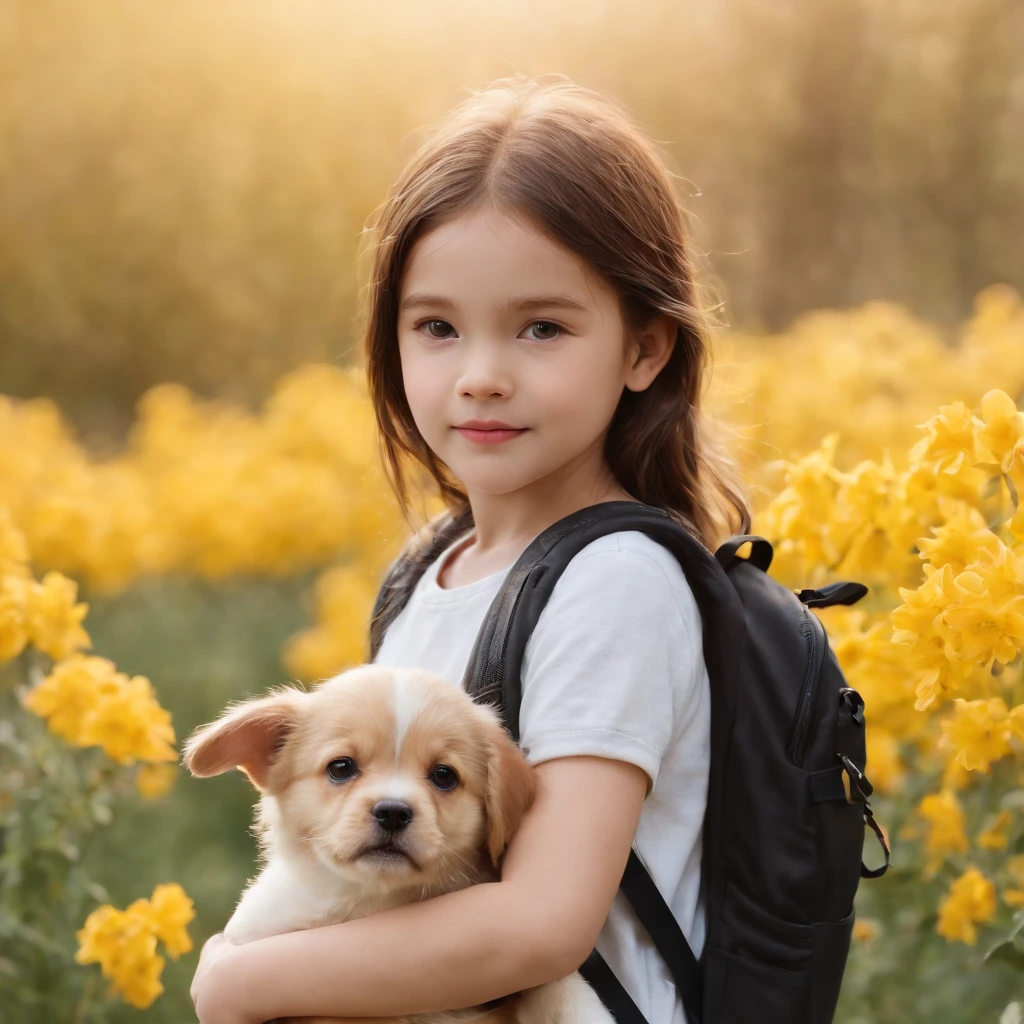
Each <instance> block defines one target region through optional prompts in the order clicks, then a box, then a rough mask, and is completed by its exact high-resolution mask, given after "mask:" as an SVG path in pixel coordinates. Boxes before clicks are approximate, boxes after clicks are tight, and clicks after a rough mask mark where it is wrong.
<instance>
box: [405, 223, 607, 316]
mask: <svg viewBox="0 0 1024 1024" xmlns="http://www.w3.org/2000/svg"><path fill="white" fill-rule="evenodd" d="M609 291H610V289H609V287H608V285H606V284H605V283H604V282H603V281H602V280H601V279H600V277H599V275H597V274H596V273H595V272H594V271H593V270H592V269H591V268H590V267H589V266H588V265H587V263H586V261H585V260H584V259H583V258H582V257H581V256H579V255H578V254H577V253H575V252H573V251H572V250H571V249H569V248H568V247H566V246H564V245H562V244H561V243H560V242H558V241H556V240H555V239H553V238H552V237H551V236H550V235H548V234H546V233H545V232H544V231H542V230H541V229H540V228H539V227H537V226H535V225H534V224H533V223H531V222H530V221H529V220H527V219H526V218H519V217H512V216H510V215H508V214H505V213H502V212H501V211H499V210H496V209H493V208H491V207H483V208H480V209H476V210H472V211H469V212H467V213H463V214H460V215H459V216H457V217H454V218H453V219H451V220H448V221H445V222H444V223H442V224H439V225H438V226H437V227H435V228H433V229H432V230H431V231H429V232H428V233H427V234H425V235H424V236H423V237H422V238H420V239H419V240H418V241H417V243H416V244H415V245H414V246H413V248H412V251H411V252H410V254H409V257H408V259H407V261H406V266H405V272H404V274H403V278H402V288H401V298H402V305H403V308H406V309H408V308H411V306H412V305H413V304H414V303H415V302H416V299H417V297H424V296H429V297H431V298H439V297H445V298H450V299H453V300H455V301H456V302H461V301H462V299H463V298H464V299H466V300H467V301H469V300H476V301H479V300H483V299H486V300H487V301H496V302H498V303H501V302H504V301H505V300H507V299H513V300H515V299H520V298H529V297H535V296H541V295H555V294H562V295H565V296H566V297H569V298H574V299H576V301H577V302H579V303H581V304H583V305H586V306H593V305H596V304H600V303H601V302H602V301H607V299H608V297H609V295H608V293H609ZM427 304H432V303H427Z"/></svg>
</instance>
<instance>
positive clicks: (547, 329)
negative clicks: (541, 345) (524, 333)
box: [530, 320, 562, 341]
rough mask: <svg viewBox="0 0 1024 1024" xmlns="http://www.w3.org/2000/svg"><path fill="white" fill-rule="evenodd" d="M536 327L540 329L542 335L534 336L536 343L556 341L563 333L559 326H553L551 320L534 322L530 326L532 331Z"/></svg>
mask: <svg viewBox="0 0 1024 1024" xmlns="http://www.w3.org/2000/svg"><path fill="white" fill-rule="evenodd" d="M535 327H539V328H540V331H541V333H540V335H535V336H534V338H533V340H534V341H554V340H555V338H557V337H558V335H559V334H560V333H561V331H562V328H561V327H559V326H558V324H553V323H552V322H551V321H550V320H534V322H533V323H532V324H530V329H531V330H532V329H533V328H535Z"/></svg>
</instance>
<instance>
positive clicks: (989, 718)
mask: <svg viewBox="0 0 1024 1024" xmlns="http://www.w3.org/2000/svg"><path fill="white" fill-rule="evenodd" d="M953 704H954V708H955V711H954V715H953V718H952V719H947V720H946V721H944V722H943V723H942V734H943V742H944V743H946V744H948V745H949V746H950V747H952V749H953V750H954V751H956V759H957V760H958V761H959V762H960V763H961V764H962V765H963V766H964V767H965V768H966V769H968V770H969V771H983V772H987V771H988V769H989V765H990V764H991V763H992V762H993V761H998V760H999V759H1000V758H1001V757H1006V755H1007V754H1010V753H1012V750H1011V748H1010V736H1011V735H1012V730H1011V720H1010V717H1009V715H1008V713H1007V710H1006V701H1004V700H1003V698H1002V697H993V698H992V699H991V700H964V699H963V698H962V697H957V698H956V699H955V700H954V701H953Z"/></svg>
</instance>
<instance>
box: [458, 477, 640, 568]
mask: <svg viewBox="0 0 1024 1024" xmlns="http://www.w3.org/2000/svg"><path fill="white" fill-rule="evenodd" d="M572 482H573V481H571V480H569V481H565V480H563V481H552V482H550V483H548V482H547V481H543V482H538V483H536V484H534V485H532V486H531V487H529V488H524V489H523V490H521V491H517V492H515V493H513V494H483V493H479V492H474V491H472V490H470V491H469V503H470V507H471V508H472V510H473V521H474V529H473V533H472V536H471V537H470V539H469V540H468V541H467V542H466V543H465V544H464V545H459V546H458V548H457V549H456V550H455V551H454V552H453V554H452V556H451V557H450V558H449V559H448V560H447V561H446V563H445V564H444V566H443V567H442V571H441V573H440V574H439V577H438V583H439V584H440V585H441V586H442V587H457V586H465V585H466V584H469V583H474V582H476V580H478V579H483V577H484V576H488V575H490V574H491V573H493V572H497V571H498V570H500V569H503V568H505V567H507V566H509V565H511V564H512V563H513V562H515V560H516V559H517V558H518V557H519V556H520V555H521V554H522V553H523V551H524V550H525V549H526V547H527V546H528V545H529V544H530V542H531V541H532V540H534V538H536V537H537V536H538V535H539V534H541V533H543V532H544V530H546V529H547V528H548V527H549V526H551V525H552V524H553V523H557V522H558V520H559V519H562V518H564V517H565V516H567V515H571V514H572V513H573V512H578V511H579V510H580V509H581V508H587V507H588V506H589V505H596V504H599V503H600V502H604V501H635V500H636V499H635V498H634V497H633V496H632V495H630V494H628V493H627V492H626V491H625V490H623V488H622V486H621V485H620V484H619V483H618V481H617V480H615V478H614V477H613V476H611V473H610V471H609V472H608V473H606V474H602V475H601V476H600V477H599V478H598V479H595V480H593V481H591V482H588V483H587V485H586V486H575V487H572V486H566V484H567V483H570V484H571V483H572ZM578 483H579V482H578V481H577V484H578Z"/></svg>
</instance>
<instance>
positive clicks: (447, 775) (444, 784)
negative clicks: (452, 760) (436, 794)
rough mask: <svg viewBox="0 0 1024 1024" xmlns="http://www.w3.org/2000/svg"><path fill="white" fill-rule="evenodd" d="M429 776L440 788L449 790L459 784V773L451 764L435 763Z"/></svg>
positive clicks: (428, 773) (445, 790)
mask: <svg viewBox="0 0 1024 1024" xmlns="http://www.w3.org/2000/svg"><path fill="white" fill-rule="evenodd" d="M427 778H428V779H430V781H431V782H432V783H433V784H434V785H435V786H436V787H437V788H438V789H440V790H443V791H444V792H447V791H448V790H450V789H454V788H455V787H456V786H457V785H458V784H459V773H458V772H457V771H456V770H455V769H454V768H453V767H452V766H451V765H450V764H435V765H434V767H433V768H431V769H430V771H429V772H427Z"/></svg>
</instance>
